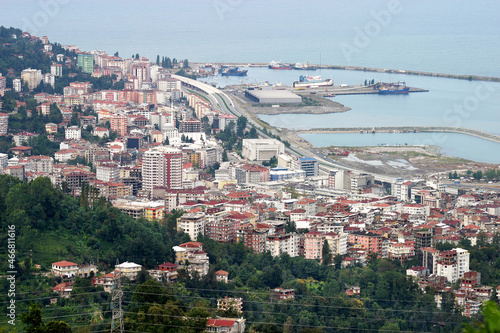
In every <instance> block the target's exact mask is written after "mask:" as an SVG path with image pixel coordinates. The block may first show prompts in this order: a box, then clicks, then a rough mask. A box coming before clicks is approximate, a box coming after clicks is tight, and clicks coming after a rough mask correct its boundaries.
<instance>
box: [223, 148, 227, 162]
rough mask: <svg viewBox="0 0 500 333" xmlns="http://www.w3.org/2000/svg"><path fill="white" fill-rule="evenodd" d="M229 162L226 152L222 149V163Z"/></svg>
mask: <svg viewBox="0 0 500 333" xmlns="http://www.w3.org/2000/svg"><path fill="white" fill-rule="evenodd" d="M227 161H229V158H228V157H227V150H225V149H224V151H223V152H222V162H227Z"/></svg>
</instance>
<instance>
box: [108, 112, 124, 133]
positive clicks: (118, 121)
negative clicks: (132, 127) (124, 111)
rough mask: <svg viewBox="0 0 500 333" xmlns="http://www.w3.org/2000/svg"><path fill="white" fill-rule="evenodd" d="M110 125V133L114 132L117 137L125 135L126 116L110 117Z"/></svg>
mask: <svg viewBox="0 0 500 333" xmlns="http://www.w3.org/2000/svg"><path fill="white" fill-rule="evenodd" d="M110 125H111V126H110V127H111V131H112V132H116V133H117V134H118V135H119V136H125V135H127V116H125V115H118V114H115V115H112V116H111V120H110Z"/></svg>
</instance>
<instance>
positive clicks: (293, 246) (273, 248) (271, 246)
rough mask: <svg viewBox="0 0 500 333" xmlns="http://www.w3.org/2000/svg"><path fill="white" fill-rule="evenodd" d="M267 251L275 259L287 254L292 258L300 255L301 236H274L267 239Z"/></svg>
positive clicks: (293, 234)
mask: <svg viewBox="0 0 500 333" xmlns="http://www.w3.org/2000/svg"><path fill="white" fill-rule="evenodd" d="M266 251H269V252H270V253H271V255H272V256H273V257H277V256H280V255H281V254H282V253H287V254H288V255H289V256H290V257H297V256H298V255H299V235H297V234H295V233H289V234H273V235H269V236H267V237H266Z"/></svg>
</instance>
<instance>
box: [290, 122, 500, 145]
mask: <svg viewBox="0 0 500 333" xmlns="http://www.w3.org/2000/svg"><path fill="white" fill-rule="evenodd" d="M297 132H298V133H302V134H305V133H377V132H379V133H381V132H382V133H418V132H449V133H459V134H466V135H472V136H475V137H478V138H481V139H485V140H489V141H493V142H498V143H500V135H495V134H491V133H487V132H483V131H479V130H475V129H470V128H461V127H446V126H428V127H424V126H396V127H349V128H313V129H308V130H298V131H297Z"/></svg>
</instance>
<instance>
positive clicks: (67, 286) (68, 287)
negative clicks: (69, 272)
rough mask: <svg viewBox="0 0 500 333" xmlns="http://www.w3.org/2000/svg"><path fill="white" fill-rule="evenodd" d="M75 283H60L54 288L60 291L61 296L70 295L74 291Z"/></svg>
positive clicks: (57, 291)
mask: <svg viewBox="0 0 500 333" xmlns="http://www.w3.org/2000/svg"><path fill="white" fill-rule="evenodd" d="M73 283H74V282H72V281H69V282H63V283H59V284H58V285H57V286H55V287H54V288H52V290H53V291H55V292H56V293H58V294H59V297H70V296H71V292H72V291H73Z"/></svg>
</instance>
